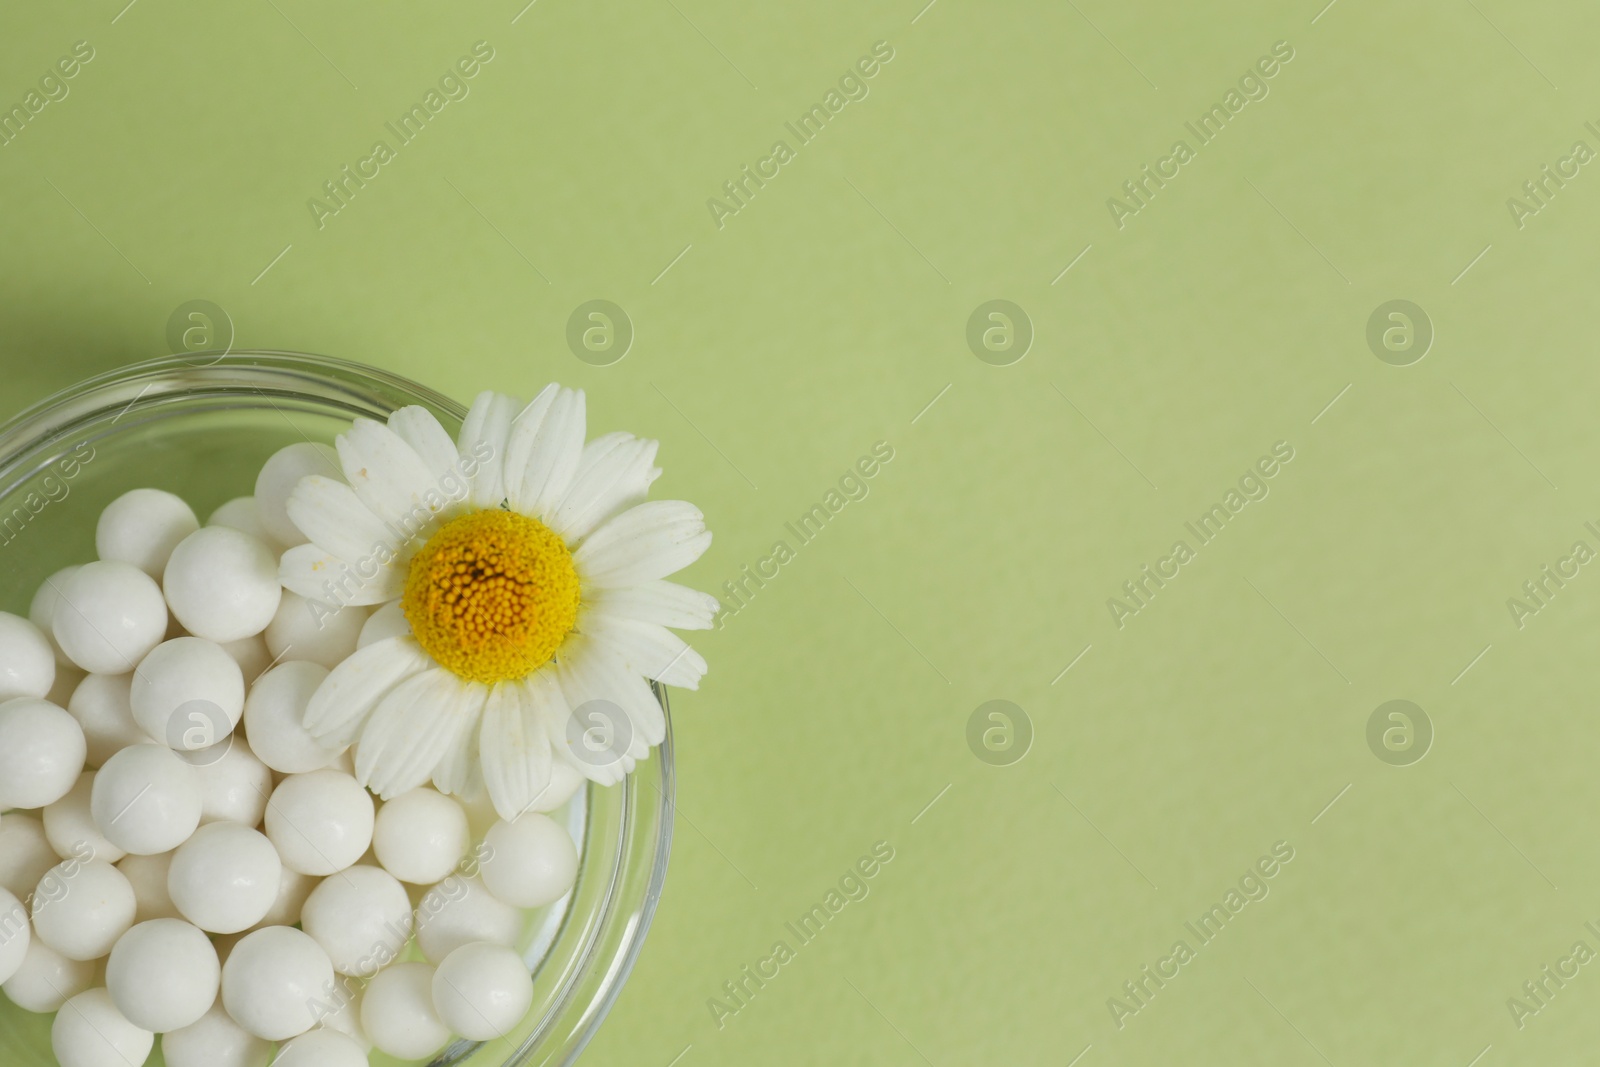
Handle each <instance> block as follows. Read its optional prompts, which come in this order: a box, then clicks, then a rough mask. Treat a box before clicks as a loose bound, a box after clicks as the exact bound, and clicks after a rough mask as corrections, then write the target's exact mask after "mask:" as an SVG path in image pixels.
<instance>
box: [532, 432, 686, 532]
mask: <svg viewBox="0 0 1600 1067" xmlns="http://www.w3.org/2000/svg"><path fill="white" fill-rule="evenodd" d="M660 447H661V442H660V441H650V440H645V439H641V438H638V437H635V436H633V434H631V433H608V434H605V435H604V436H601V437H597V438H595V439H594V440H593V441H590V442H589V443H588V445H586V446H585V447H584V450H583V456H582V458H581V459H579V461H578V470H577V473H576V474H574V475H573V478H572V487H571V488H570V489H568V490H567V495H566V496H565V497H564V498H563V499H562V501H561V503H560V505H559V506H558V507H557V508H556V513H555V515H554V516H552V519H553V521H552V522H551V523H550V524H549V525H550V528H551V529H552V530H554V531H555V532H556V533H557V534H559V535H561V537H563V538H565V539H566V541H567V543H568V544H576V543H577V542H579V541H582V540H583V539H584V538H585V537H588V536H589V534H591V533H593V532H594V530H595V528H596V527H598V526H599V525H600V524H601V523H603V522H605V521H606V520H607V519H609V518H611V517H612V516H613V515H616V514H617V513H618V512H621V511H624V510H626V509H627V508H630V507H632V506H634V505H635V504H641V503H643V502H644V498H645V494H646V493H648V492H649V491H650V485H651V483H653V482H654V481H655V480H656V479H657V478H659V477H661V468H660V467H657V466H656V465H655V460H656V450H657V449H659V448H660Z"/></svg>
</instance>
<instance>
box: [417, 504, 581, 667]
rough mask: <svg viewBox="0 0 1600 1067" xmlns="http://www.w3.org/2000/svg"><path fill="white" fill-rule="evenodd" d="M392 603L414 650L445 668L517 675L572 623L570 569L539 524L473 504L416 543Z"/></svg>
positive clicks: (538, 661)
mask: <svg viewBox="0 0 1600 1067" xmlns="http://www.w3.org/2000/svg"><path fill="white" fill-rule="evenodd" d="M400 606H401V609H402V610H403V611H404V612H405V616H406V620H407V621H408V622H410V623H411V632H412V633H413V634H414V635H416V638H417V640H418V641H419V642H420V643H421V644H422V647H423V649H425V650H426V651H427V653H428V655H430V656H432V657H433V658H434V661H435V662H437V663H438V664H439V665H440V666H441V667H444V668H446V669H447V670H449V671H450V672H451V673H453V674H455V675H458V676H459V677H462V678H466V679H468V680H469V681H474V682H485V683H490V684H492V683H494V682H503V681H508V680H511V679H516V678H524V677H526V676H528V675H529V674H532V673H533V672H534V671H536V670H538V669H539V668H540V667H542V666H544V665H545V664H546V663H548V662H549V661H550V659H551V657H553V656H554V655H555V654H556V650H557V649H559V648H560V647H561V642H562V641H564V640H566V636H567V634H569V633H571V632H572V627H573V625H574V623H576V622H577V619H578V572H577V569H576V568H575V567H574V566H573V564H572V553H571V552H570V551H569V550H568V549H567V546H566V543H565V542H564V541H562V540H561V538H560V537H558V536H556V535H555V534H554V533H552V532H551V531H550V529H549V528H548V527H546V526H545V525H544V523H542V522H539V521H538V520H537V519H530V518H528V517H527V516H526V515H518V514H516V513H515V512H511V511H501V510H493V511H477V512H473V513H472V514H470V515H463V516H461V517H460V518H457V519H452V520H451V521H449V522H447V523H445V525H444V526H442V527H440V528H439V531H438V532H437V533H435V534H434V535H433V536H432V537H431V538H429V539H428V543H427V544H425V545H423V546H422V550H421V551H420V552H418V553H417V554H416V556H415V557H414V558H413V559H412V561H411V571H410V573H409V575H408V576H407V578H406V590H405V595H404V597H403V599H402V600H401V603H400Z"/></svg>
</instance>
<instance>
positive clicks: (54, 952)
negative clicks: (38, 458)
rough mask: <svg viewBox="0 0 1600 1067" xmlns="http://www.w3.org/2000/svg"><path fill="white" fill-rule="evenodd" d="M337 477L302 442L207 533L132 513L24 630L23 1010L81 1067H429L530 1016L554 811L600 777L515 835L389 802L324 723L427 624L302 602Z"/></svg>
mask: <svg viewBox="0 0 1600 1067" xmlns="http://www.w3.org/2000/svg"><path fill="white" fill-rule="evenodd" d="M330 459H331V450H330V449H327V448H326V446H321V445H310V444H301V445H293V446H290V447H289V448H286V449H284V450H283V451H281V452H279V453H278V454H276V455H275V456H273V457H272V459H271V460H270V461H269V462H268V463H267V465H266V466H265V468H264V469H263V470H262V472H261V477H260V479H259V480H258V481H257V484H256V493H255V495H254V496H252V497H241V498H239V499H237V500H234V501H231V502H229V503H228V504H225V505H224V506H223V507H222V508H220V509H218V511H217V512H216V513H215V514H214V515H213V516H212V517H211V519H210V521H209V522H208V523H207V524H206V525H204V526H202V525H201V524H200V522H199V520H198V519H197V517H196V516H195V514H194V512H193V511H192V510H191V509H190V507H189V506H188V505H187V504H186V503H185V502H184V501H183V500H181V499H180V498H178V497H176V496H174V495H172V494H170V493H166V492H162V491H159V490H154V489H136V490H134V491H132V492H129V493H127V494H125V495H123V496H121V497H119V498H118V499H117V500H115V501H114V502H113V503H112V504H111V505H110V506H108V507H107V508H106V509H105V511H104V513H103V514H102V515H101V517H100V521H99V524H98V527H97V529H96V536H95V545H96V551H97V553H98V556H99V559H98V560H95V561H92V562H88V563H85V564H84V565H82V566H79V567H69V568H67V569H66V570H63V571H60V572H59V573H56V574H54V575H52V576H51V577H50V578H49V579H47V580H46V581H45V583H44V584H43V585H42V586H41V587H40V588H39V591H38V595H37V596H36V597H35V598H34V600H33V603H32V606H31V608H30V611H29V617H28V618H26V619H24V618H21V617H19V616H16V615H9V614H3V613H0V812H3V814H0V990H3V991H4V993H5V995H6V997H8V998H9V999H10V1000H11V1001H12V1002H13V1003H15V1004H16V1005H17V1006H19V1007H21V1008H23V1009H25V1010H27V1011H30V1012H44V1013H48V1012H55V1013H57V1014H56V1018H55V1021H54V1024H53V1027H52V1041H53V1044H54V1048H55V1054H56V1058H57V1059H58V1060H59V1062H60V1064H61V1067H128V1065H129V1064H141V1063H143V1062H144V1061H145V1059H146V1058H147V1057H148V1056H149V1054H150V1052H151V1050H152V1048H153V1047H154V1042H155V1035H157V1034H160V1035H163V1036H162V1050H163V1054H164V1055H165V1057H166V1062H167V1064H168V1067H265V1065H266V1064H268V1063H269V1062H270V1063H274V1064H276V1065H281V1067H360V1065H364V1064H365V1063H366V1062H367V1056H368V1054H369V1052H370V1051H371V1050H372V1049H373V1048H374V1047H375V1048H377V1049H379V1050H381V1051H382V1052H384V1053H387V1054H388V1055H391V1056H395V1057H398V1058H400V1059H406V1060H426V1059H428V1058H430V1057H432V1056H433V1055H434V1054H436V1053H437V1052H439V1051H440V1050H441V1049H443V1048H444V1047H445V1046H446V1045H447V1044H449V1042H450V1041H451V1039H452V1037H453V1036H460V1037H465V1038H468V1039H471V1040H479V1041H486V1040H491V1039H495V1038H499V1037H503V1036H505V1035H506V1034H508V1033H510V1032H511V1031H512V1030H513V1029H515V1028H516V1027H517V1025H518V1024H519V1023H520V1022H522V1020H523V1018H524V1017H525V1016H526V1014H527V1012H528V1010H529V1008H530V1007H531V1003H532V999H533V982H532V979H531V977H530V975H529V970H528V966H527V965H526V964H525V963H524V961H523V958H522V956H521V955H520V954H519V953H518V951H517V948H518V947H520V945H521V943H522V941H523V937H524V933H525V929H526V927H527V926H528V920H529V913H530V911H531V910H533V909H537V908H542V907H544V906H546V905H549V904H552V903H554V902H556V901H558V900H559V899H560V898H562V897H563V896H565V895H566V894H567V893H568V892H569V891H570V890H571V888H572V886H573V883H574V881H575V879H576V876H577V867H578V855H577V849H576V847H575V846H574V843H573V841H572V838H571V837H570V835H569V834H568V832H567V830H566V829H565V828H564V827H563V826H561V825H560V824H558V823H557V822H555V821H554V820H552V819H551V818H550V817H549V816H548V815H546V814H542V813H543V812H550V811H554V810H556V809H558V808H560V807H562V806H563V805H565V804H566V803H567V802H568V801H569V800H570V799H571V797H572V795H573V794H574V793H575V792H576V791H577V789H578V787H579V786H580V785H581V784H582V781H583V779H582V778H581V777H580V776H579V775H578V774H577V773H576V772H575V771H573V770H572V769H571V768H570V767H567V766H565V765H561V764H558V766H557V771H556V777H555V780H554V781H553V782H552V784H551V787H550V789H548V790H546V792H545V795H544V796H542V797H541V798H540V801H539V803H537V804H536V805H535V806H534V810H531V811H530V812H529V813H527V814H524V815H522V816H521V817H520V818H518V819H516V820H514V821H511V822H505V821H500V820H498V819H496V817H495V815H494V812H493V810H492V808H489V807H488V806H487V804H486V803H485V802H482V801H474V802H468V803H463V802H461V801H459V800H457V799H456V798H452V797H449V796H446V795H444V794H442V793H440V792H438V791H436V790H434V789H432V788H421V789H417V790H414V791H413V792H410V793H406V794H404V795H402V796H399V797H396V798H394V799H392V800H390V801H388V802H387V803H381V802H379V801H378V800H377V798H375V797H374V796H373V795H372V794H371V793H370V792H368V791H367V790H366V789H364V788H363V787H362V786H361V785H360V783H358V782H357V780H356V779H355V777H354V776H353V773H352V762H351V759H350V754H349V753H348V752H346V751H343V750H336V749H329V748H326V747H324V746H323V745H322V744H320V743H319V742H318V741H317V740H316V739H314V738H313V737H312V736H311V735H310V734H309V733H308V732H307V731H306V730H305V729H304V727H303V726H302V725H301V719H302V715H303V712H304V710H305V707H306V703H307V701H308V700H309V699H310V697H311V694H312V693H313V692H314V691H315V690H316V688H317V686H318V684H319V683H320V682H321V681H322V679H323V678H325V677H326V676H327V674H328V671H329V670H330V669H331V668H332V667H334V666H336V665H337V664H338V663H339V662H341V661H342V660H343V659H344V658H345V657H347V656H349V655H350V654H351V653H352V652H354V651H355V650H356V649H357V648H360V647H365V646H366V645H367V644H370V643H371V642H373V641H376V640H381V639H384V638H388V637H392V636H395V635H397V634H401V633H404V632H405V630H406V625H405V620H404V618H403V617H402V616H401V615H400V613H399V611H398V609H397V608H395V607H387V608H383V609H380V610H378V611H376V612H370V611H369V610H368V609H364V608H358V607H345V608H342V609H340V610H339V611H338V612H337V613H336V614H330V609H327V608H324V607H322V606H320V605H318V606H315V608H314V607H313V605H311V604H309V603H308V602H307V601H305V600H303V599H301V598H300V597H298V596H296V595H295V594H294V593H292V592H289V591H287V590H285V589H283V588H282V587H281V585H280V584H279V581H278V560H279V558H280V556H281V555H282V553H283V551H284V550H286V549H287V548H289V547H292V546H293V545H295V544H298V543H302V542H303V541H304V540H305V539H304V537H302V536H301V535H300V534H299V531H298V530H296V529H295V527H294V524H293V523H292V522H291V521H290V520H289V518H288V515H287V513H286V511H285V501H286V499H287V497H288V494H289V491H290V490H291V489H292V488H293V486H294V484H295V483H296V482H297V481H298V479H299V478H300V477H301V476H303V475H305V474H308V473H313V472H316V473H326V471H327V469H328V467H329V465H330ZM18 550H19V549H18V547H15V546H14V547H13V548H12V551H13V552H15V551H18ZM279 1043H281V1045H280V1044H279Z"/></svg>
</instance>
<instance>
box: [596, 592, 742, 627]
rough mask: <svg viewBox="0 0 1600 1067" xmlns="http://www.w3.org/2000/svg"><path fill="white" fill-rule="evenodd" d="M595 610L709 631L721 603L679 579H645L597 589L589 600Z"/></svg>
mask: <svg viewBox="0 0 1600 1067" xmlns="http://www.w3.org/2000/svg"><path fill="white" fill-rule="evenodd" d="M588 603H589V606H590V607H592V608H594V609H595V610H597V611H598V610H600V609H604V610H605V611H606V612H607V613H608V614H612V615H620V616H622V617H623V618H625V619H637V620H638V621H640V622H653V623H655V624H656V625H657V626H670V627H672V628H673V629H675V630H709V629H711V627H712V624H713V622H714V621H715V619H716V616H717V612H718V611H720V610H721V609H722V604H721V603H720V602H719V601H718V600H717V598H716V597H714V596H712V595H711V594H710V593H702V592H700V590H698V589H690V588H689V587H688V586H686V585H679V584H678V583H676V582H660V581H657V582H645V583H643V584H641V585H630V586H624V587H623V588H621V589H596V590H594V592H593V594H592V595H591V596H590V597H589V600H588Z"/></svg>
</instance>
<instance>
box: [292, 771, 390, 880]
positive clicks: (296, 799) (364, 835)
mask: <svg viewBox="0 0 1600 1067" xmlns="http://www.w3.org/2000/svg"><path fill="white" fill-rule="evenodd" d="M373 807H374V805H373V802H372V794H371V793H369V792H367V791H366V789H364V788H363V787H362V786H361V783H359V782H357V781H356V780H355V779H354V778H353V777H351V776H350V775H348V774H345V773H344V772H343V771H335V770H321V771H312V772H310V773H309V774H291V775H290V776H289V777H287V778H285V779H284V780H283V781H281V782H279V783H278V788H277V789H274V790H273V791H272V799H270V800H269V801H268V802H267V818H266V825H267V836H268V837H269V838H271V839H272V843H273V844H274V845H276V846H277V848H278V854H279V855H280V856H282V857H283V865H284V866H285V867H288V868H290V869H291V870H295V871H299V872H300V873H301V874H310V875H317V876H323V875H329V874H336V873H338V872H339V871H342V870H344V869H345V868H347V867H349V866H351V865H352V864H354V863H355V862H356V861H357V860H359V859H360V858H361V857H362V855H363V854H365V852H366V851H367V849H368V848H369V847H370V846H371V845H372V824H373V817H374V816H373Z"/></svg>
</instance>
